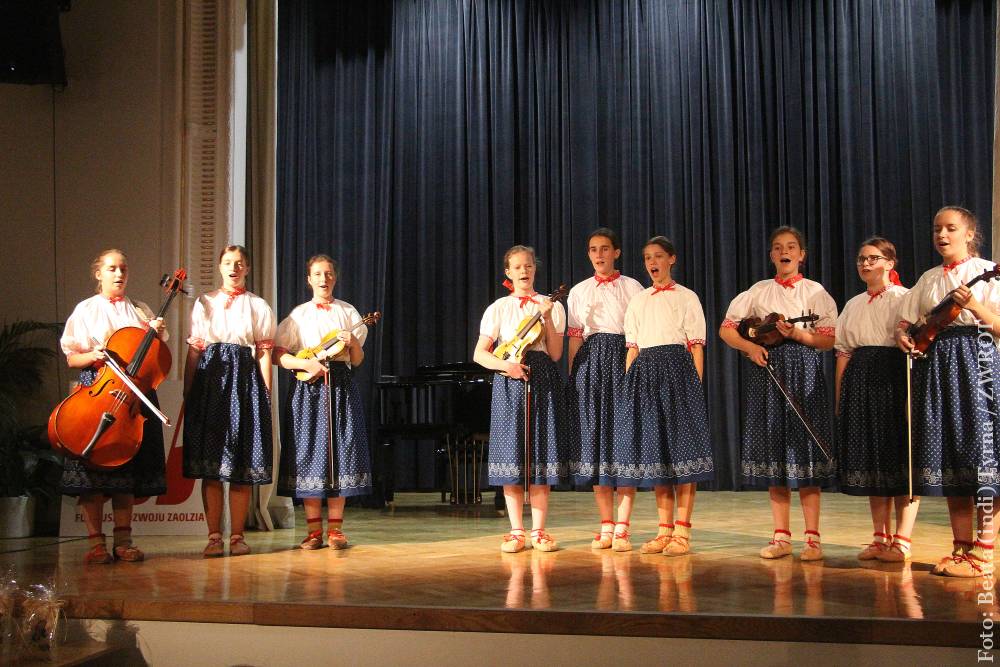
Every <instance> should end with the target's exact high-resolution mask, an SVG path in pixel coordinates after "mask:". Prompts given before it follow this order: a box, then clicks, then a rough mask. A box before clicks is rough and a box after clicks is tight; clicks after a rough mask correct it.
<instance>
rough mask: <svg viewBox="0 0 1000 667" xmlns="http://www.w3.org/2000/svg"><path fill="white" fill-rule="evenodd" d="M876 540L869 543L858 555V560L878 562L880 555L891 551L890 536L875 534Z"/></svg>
mask: <svg viewBox="0 0 1000 667" xmlns="http://www.w3.org/2000/svg"><path fill="white" fill-rule="evenodd" d="M874 537H875V539H873V540H872V541H871V542H869V543H868V546H866V547H865V548H864V549H862V550H861V553H859V554H858V560H878V559H879V554H881V553H884V552H886V551H888V550H889V544H890V542H889V538H890V536H889V535H886V534H885V533H874Z"/></svg>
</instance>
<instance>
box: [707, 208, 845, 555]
mask: <svg viewBox="0 0 1000 667" xmlns="http://www.w3.org/2000/svg"><path fill="white" fill-rule="evenodd" d="M770 246H771V252H770V257H771V262H772V263H773V264H774V268H775V271H776V275H775V277H774V278H773V279H769V280H762V281H760V282H758V283H755V284H754V285H753V286H752V287H751V288H750V289H748V290H747V291H745V292H743V293H742V294H739V295H737V297H736V298H735V299H733V301H732V303H730V304H729V310H728V311H727V312H726V318H725V320H724V321H723V323H722V326H721V327H720V328H719V336H720V337H721V338H722V340H723V341H725V343H726V344H727V345H729V346H730V347H732V348H734V349H736V350H739V351H740V352H742V353H743V354H745V355H746V356H747V357H748V358H749V359H750V361H751V362H752V364H751V365H750V366H749V368H748V369H747V371H746V374H745V375H744V385H743V389H744V400H743V411H744V416H743V448H742V454H741V459H742V461H741V464H742V469H743V480H744V484H746V485H747V486H750V487H757V488H764V487H766V488H767V489H768V492H769V494H770V501H771V515H772V517H773V518H774V535H773V537H772V539H771V541H770V542H769V543H768V545H767V546H765V547H764V548H763V549H761V550H760V556H761V557H762V558H781V557H783V556H787V555H789V554H791V553H792V542H791V537H792V534H791V531H790V530H789V525H790V512H791V490H792V489H798V490H799V500H800V502H801V503H802V514H803V515H804V517H805V525H806V530H805V546H804V547H803V549H802V552H801V554H800V556H799V557H800V558H801V559H802V560H819V559H821V558H822V557H823V547H822V545H821V543H820V535H819V510H820V488H821V487H823V486H829V485H831V484H832V483H833V482H834V481H835V480H836V463H835V462H834V461H829V460H827V458H826V457H825V456H824V455H823V453H822V451H821V450H820V449H819V447H818V446H817V445H816V444H815V443H814V442H813V440H812V438H811V437H810V435H809V432H808V430H807V429H806V428H805V426H804V425H803V424H802V422H801V420H799V418H798V417H797V416H796V414H795V413H794V412H793V411H792V410H791V409H789V407H788V406H787V404H786V400H785V398H784V396H783V395H782V393H781V390H780V389H779V388H778V387H777V386H775V383H774V382H773V381H772V380H771V379H770V377H769V376H768V374H767V371H766V370H765V367H767V366H770V367H771V368H772V369H773V372H774V373H775V375H776V376H777V378H778V379H779V380H782V381H783V383H784V385H785V386H786V387H787V388H788V389H789V390H790V392H791V394H792V395H793V396H794V397H795V398H796V399H797V401H798V402H799V403H800V404H801V406H802V408H803V410H804V412H805V415H806V417H807V418H808V420H809V421H810V422H811V424H812V427H813V429H814V431H815V432H816V434H817V435H818V436H819V437H820V438H822V439H824V440H825V441H826V442H829V440H830V421H829V414H828V403H827V396H826V385H825V380H824V377H823V365H822V359H821V358H820V352H824V351H826V350H829V349H831V348H832V347H833V342H834V332H835V329H836V320H837V305H836V304H835V303H834V301H833V298H832V297H831V296H830V295H829V294H827V292H826V290H825V289H823V286H822V285H820V284H819V283H817V282H813V281H812V280H809V279H808V278H803V277H802V274H801V273H799V265H800V264H802V262H803V261H805V258H806V245H805V239H804V238H803V236H802V233H801V232H799V231H798V230H797V229H794V228H792V227H779V228H778V229H776V230H774V232H772V234H771V241H770ZM770 313H780V314H782V315H785V316H786V317H788V318H789V319H790V318H793V317H798V316H800V315H804V314H807V313H813V314H815V315H817V316H818V318H819V319H817V320H816V321H815V322H814V323H813V324H814V328H813V329H811V330H810V329H807V328H806V325H807V323H805V322H803V323H800V324H788V323H786V322H779V323H778V325H777V330H778V331H779V332H780V333H781V335H782V336H783V337H784V341H785V342H784V343H783V344H781V345H779V346H777V347H774V348H773V349H770V350H768V349H766V348H764V347H762V346H761V345H758V344H757V343H754V342H753V341H750V340H748V339H745V338H743V336H741V335H740V333H739V332H738V331H737V327H738V325H739V323H740V321H741V320H743V319H745V318H748V317H754V316H755V317H760V318H764V317H766V316H767V315H769V314H770Z"/></svg>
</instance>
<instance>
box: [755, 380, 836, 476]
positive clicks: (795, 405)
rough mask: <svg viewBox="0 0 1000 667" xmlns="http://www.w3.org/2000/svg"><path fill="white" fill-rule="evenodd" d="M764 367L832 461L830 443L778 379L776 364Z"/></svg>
mask: <svg viewBox="0 0 1000 667" xmlns="http://www.w3.org/2000/svg"><path fill="white" fill-rule="evenodd" d="M764 369H765V370H767V374H768V375H769V376H770V377H771V380H772V381H773V382H774V385H775V386H776V387H777V388H778V390H779V391H780V392H781V394H782V396H784V397H785V400H786V401H787V402H788V405H790V406H791V408H792V412H794V413H795V416H796V417H798V418H799V421H800V422H802V425H803V426H805V427H806V431H808V432H809V436H810V437H811V438H812V439H813V440H814V441H815V442H816V446H817V447H819V450H820V451H821V452H823V456H825V457H826V459H827V461H832V460H833V454H831V453H830V445H828V444H827V443H826V442H825V441H824V440H823V438H821V437H820V436H819V434H818V433H816V430H815V429H814V428H813V425H812V423H810V421H809V418H808V417H807V416H806V413H805V411H803V410H802V406H801V405H799V402H798V401H796V400H795V397H794V396H792V394H791V392H790V391H788V388H787V387H786V386H785V384H784V383H783V382H782V381H781V380H779V379H778V375H777V372H776V371H775V370H774V366H772V365H771V362H770V361H769V362H767V365H766V366H764Z"/></svg>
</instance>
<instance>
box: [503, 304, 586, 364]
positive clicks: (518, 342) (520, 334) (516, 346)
mask: <svg viewBox="0 0 1000 667" xmlns="http://www.w3.org/2000/svg"><path fill="white" fill-rule="evenodd" d="M568 292H569V290H568V289H567V288H566V286H565V285H560V286H559V289H557V290H556V291H555V292H553V293H552V294H550V295H549V300H550V301H552V302H555V301H558V300H560V299H563V298H565V297H566V294H567V293H568ZM542 329H543V326H542V314H541V313H535V314H534V315H528V316H527V317H525V318H524V319H523V320H521V322H520V323H519V324H518V325H517V334H516V335H515V336H514V338H512V339H511V340H508V341H505V342H504V343H502V344H501V345H500V346H499V347H497V349H495V350H493V356H494V357H496V358H497V359H503V360H504V361H512V362H514V363H518V364H519V363H521V360H522V359H524V353H525V352H526V351H527V350H528V348H529V347H531V344H532V343H534V342H535V341H536V340H538V337H539V336H541V335H542Z"/></svg>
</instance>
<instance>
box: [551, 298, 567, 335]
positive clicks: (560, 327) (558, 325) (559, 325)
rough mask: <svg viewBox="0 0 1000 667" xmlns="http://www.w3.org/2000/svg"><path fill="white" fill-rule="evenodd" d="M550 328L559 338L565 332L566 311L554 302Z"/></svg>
mask: <svg viewBox="0 0 1000 667" xmlns="http://www.w3.org/2000/svg"><path fill="white" fill-rule="evenodd" d="M551 317H552V327H553V328H554V329H555V330H556V333H557V334H559V335H560V336H562V335H563V333H564V332H565V331H566V309H565V308H563V305H562V304H561V303H559V302H558V301H556V302H555V303H553V304H552V313H551Z"/></svg>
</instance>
